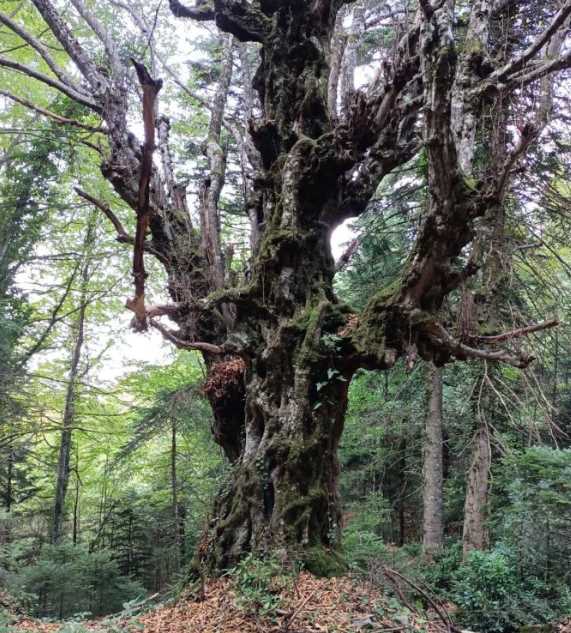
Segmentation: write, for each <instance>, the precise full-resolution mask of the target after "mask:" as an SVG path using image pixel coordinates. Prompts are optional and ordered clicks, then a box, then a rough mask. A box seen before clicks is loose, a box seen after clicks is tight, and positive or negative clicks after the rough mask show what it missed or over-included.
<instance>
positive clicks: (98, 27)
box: [71, 0, 121, 75]
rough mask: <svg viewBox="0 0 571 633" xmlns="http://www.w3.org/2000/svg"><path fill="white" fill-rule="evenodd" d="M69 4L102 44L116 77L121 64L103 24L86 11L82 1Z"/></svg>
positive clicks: (73, 1)
mask: <svg viewBox="0 0 571 633" xmlns="http://www.w3.org/2000/svg"><path fill="white" fill-rule="evenodd" d="M71 3H72V4H73V6H74V7H75V8H76V9H77V12H78V13H79V14H80V15H81V17H82V18H83V19H84V20H85V21H86V22H87V24H89V27H90V28H91V30H92V31H93V32H94V33H95V35H97V37H98V38H99V40H100V41H101V43H102V44H103V46H104V48H105V52H106V53H107V57H108V59H109V62H110V64H111V68H112V70H113V73H114V74H115V75H118V74H119V71H120V69H121V62H120V61H119V58H118V57H117V49H116V46H115V43H114V42H113V40H112V39H111V37H110V35H109V33H108V32H107V30H106V29H105V27H104V26H103V24H101V22H100V21H99V20H98V19H97V18H96V17H95V16H94V15H93V14H92V13H91V12H90V11H89V10H88V9H87V7H86V6H85V4H84V2H83V0H71Z"/></svg>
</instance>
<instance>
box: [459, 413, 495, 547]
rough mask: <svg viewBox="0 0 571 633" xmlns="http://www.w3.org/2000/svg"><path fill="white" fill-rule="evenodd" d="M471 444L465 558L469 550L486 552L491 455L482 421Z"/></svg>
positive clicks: (484, 425)
mask: <svg viewBox="0 0 571 633" xmlns="http://www.w3.org/2000/svg"><path fill="white" fill-rule="evenodd" d="M472 442H473V450H472V463H471V464H470V470H469V471H468V481H467V484H466V502H465V504H464V529H463V533H462V543H463V553H464V559H465V558H466V557H467V556H468V555H469V554H470V552H471V551H472V550H483V549H486V547H487V544H488V528H487V525H486V520H487V507H488V488H489V481H490V468H491V465H492V459H491V457H492V456H491V450H490V437H489V432H488V427H487V425H486V423H485V421H484V420H480V424H479V427H478V429H477V430H476V434H475V435H474V438H473V440H472Z"/></svg>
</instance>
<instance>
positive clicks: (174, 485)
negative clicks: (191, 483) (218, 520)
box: [171, 418, 183, 571]
mask: <svg viewBox="0 0 571 633" xmlns="http://www.w3.org/2000/svg"><path fill="white" fill-rule="evenodd" d="M176 453H177V426H176V420H175V419H174V418H173V420H172V424H171V495H172V496H171V503H172V521H173V536H174V538H173V542H174V552H175V561H174V562H175V569H176V570H177V571H178V569H179V568H180V559H181V555H182V538H183V533H182V531H181V516H180V507H179V504H178V479H177V471H176Z"/></svg>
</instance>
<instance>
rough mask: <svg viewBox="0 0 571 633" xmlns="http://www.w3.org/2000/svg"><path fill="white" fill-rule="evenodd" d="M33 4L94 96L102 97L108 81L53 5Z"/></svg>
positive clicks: (47, 0)
mask: <svg viewBox="0 0 571 633" xmlns="http://www.w3.org/2000/svg"><path fill="white" fill-rule="evenodd" d="M32 2H33V4H34V6H35V7H36V9H37V10H38V11H39V12H40V15H41V16H42V18H43V19H44V21H45V22H46V24H47V25H48V26H49V27H50V29H51V31H52V33H53V34H54V35H55V37H56V39H57V40H58V42H59V43H60V44H61V45H62V46H63V48H64V49H65V51H66V53H67V54H68V55H69V56H70V57H71V59H72V60H73V62H74V63H75V65H76V66H77V67H78V68H79V70H80V71H81V74H82V75H83V76H84V77H85V79H86V80H87V81H88V82H89V84H90V86H91V89H92V90H93V93H94V95H95V96H96V97H98V96H100V95H101V92H102V91H103V90H104V89H105V87H106V85H107V80H106V79H105V77H104V76H103V75H102V74H101V73H100V72H99V70H98V69H97V66H96V65H95V64H94V63H93V61H92V60H91V59H90V58H89V56H88V55H87V53H86V52H85V51H84V50H83V47H82V46H81V44H80V43H79V42H78V41H77V39H76V38H75V37H74V36H73V34H72V32H71V30H70V29H69V27H68V26H67V24H66V23H65V22H64V21H63V20H62V18H61V16H60V15H59V13H58V12H57V10H56V9H55V7H54V6H53V4H52V3H51V2H50V0H32Z"/></svg>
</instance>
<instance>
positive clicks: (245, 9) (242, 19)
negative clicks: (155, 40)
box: [169, 0, 272, 42]
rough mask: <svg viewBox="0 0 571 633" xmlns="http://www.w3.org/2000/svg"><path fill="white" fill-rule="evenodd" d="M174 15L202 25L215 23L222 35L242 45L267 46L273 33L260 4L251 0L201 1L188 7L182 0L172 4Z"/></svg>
mask: <svg viewBox="0 0 571 633" xmlns="http://www.w3.org/2000/svg"><path fill="white" fill-rule="evenodd" d="M169 5H170V9H171V11H172V12H173V14H174V15H175V16H177V17H181V18H191V19H193V20H198V21H201V22H202V21H209V20H215V21H216V25H217V26H218V28H220V29H221V30H222V31H224V32H226V33H230V34H232V35H234V36H235V37H236V38H237V39H239V40H240V41H241V42H263V41H264V40H265V39H266V37H267V36H268V35H269V33H270V31H271V24H272V23H271V20H270V19H269V18H268V17H267V16H266V15H265V14H264V13H263V11H262V10H261V8H260V3H259V2H253V3H252V2H248V1H247V0H213V1H212V2H211V1H209V0H197V2H196V4H195V6H194V7H187V6H185V5H183V4H182V3H181V2H179V1H178V0H169Z"/></svg>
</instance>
